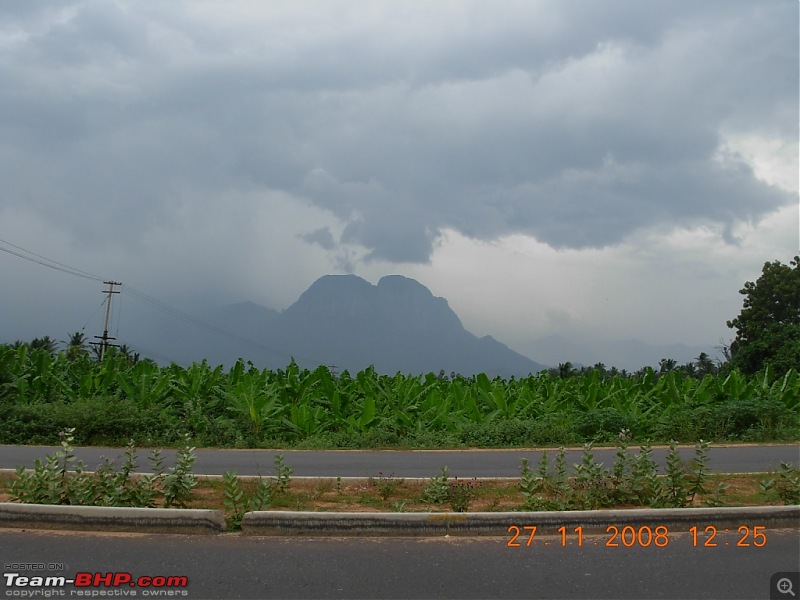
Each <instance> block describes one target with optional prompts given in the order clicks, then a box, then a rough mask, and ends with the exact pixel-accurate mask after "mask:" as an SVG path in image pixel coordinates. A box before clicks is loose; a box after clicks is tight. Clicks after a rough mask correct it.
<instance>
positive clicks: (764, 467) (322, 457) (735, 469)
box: [0, 444, 800, 478]
mask: <svg viewBox="0 0 800 600" xmlns="http://www.w3.org/2000/svg"><path fill="white" fill-rule="evenodd" d="M57 449H58V448H56V447H52V446H0V469H4V468H5V469H13V468H15V467H17V466H19V465H23V466H26V467H32V466H33V463H34V460H35V459H37V458H43V457H44V456H45V455H47V454H49V453H52V452H53V451H55V450H57ZM280 452H281V453H282V454H283V455H284V462H285V463H286V464H287V465H290V466H291V467H292V468H293V469H294V476H296V477H377V476H378V474H380V473H383V474H384V475H387V476H388V475H393V476H395V477H432V476H434V475H436V474H438V473H439V471H440V470H441V468H442V467H443V466H447V468H448V471H449V473H450V475H451V476H454V477H461V478H469V477H518V476H519V473H520V460H521V459H522V458H523V457H526V458H527V459H528V460H529V461H530V463H531V467H532V468H535V466H536V464H537V462H538V461H539V458H540V457H541V451H539V450H524V449H515V450H468V451H449V450H436V451H427V450H422V451H409V452H404V451H333V452H324V451H311V450H283V451H280ZM615 452H616V450H615V449H613V448H611V449H595V450H594V456H595V459H596V460H598V461H600V462H603V463H604V464H605V465H606V466H607V467H610V466H611V465H612V464H613V462H614V454H615ZM121 453H122V452H121V450H120V449H119V448H78V449H76V454H77V456H78V458H80V459H81V460H83V462H84V463H85V464H86V466H87V467H89V468H94V467H96V466H97V465H98V464H100V462H101V457H102V456H107V457H109V458H112V459H117V458H119V457H120V456H121ZM148 453H149V451H147V450H140V451H139V465H140V469H139V470H140V471H142V472H147V471H149V470H150V469H149V462H148V460H147V456H148ZM277 453H278V451H273V450H198V451H197V461H196V463H195V466H194V472H195V473H197V474H200V475H221V474H223V473H224V472H225V471H227V470H230V469H232V470H235V471H236V472H237V474H239V475H265V476H270V475H273V473H274V468H273V460H274V458H275V455H276V454H277ZM666 453H667V449H666V448H664V447H659V448H656V449H655V450H654V453H653V455H654V458H655V459H656V461H657V462H659V463H660V464H661V465H662V466H663V465H664V463H665V460H664V457H665V456H666ZM555 454H556V451H555V450H550V451H549V452H548V455H549V457H550V459H551V460H554V459H555ZM164 455H165V457H166V458H167V460H166V464H167V465H168V466H169V465H170V464H172V461H173V460H174V456H175V452H174V451H172V450H165V451H164ZM693 456H694V450H693V448H691V447H686V448H681V457H682V458H684V459H686V460H690V459H691V458H692V457H693ZM581 457H582V455H581V451H580V450H569V451H568V452H567V457H566V458H567V464H568V465H572V464H574V463H578V462H580V461H581ZM709 458H710V460H709V466H710V468H711V469H712V470H713V471H716V472H720V473H756V472H765V471H772V470H777V469H779V468H780V464H781V462H782V461H783V462H791V463H793V464H794V465H798V464H800V444H787V445H769V446H718V447H712V448H711V450H710V452H709Z"/></svg>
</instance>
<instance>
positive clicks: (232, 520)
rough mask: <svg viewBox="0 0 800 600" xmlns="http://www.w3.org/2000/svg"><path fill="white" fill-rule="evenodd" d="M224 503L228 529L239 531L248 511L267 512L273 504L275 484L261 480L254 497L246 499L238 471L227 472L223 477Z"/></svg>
mask: <svg viewBox="0 0 800 600" xmlns="http://www.w3.org/2000/svg"><path fill="white" fill-rule="evenodd" d="M222 485H223V490H222V503H223V506H224V508H225V519H226V521H227V523H228V528H229V529H231V530H233V531H237V530H239V529H241V528H242V520H243V519H244V515H245V514H246V513H247V512H248V511H258V510H265V509H266V508H268V507H269V506H270V504H271V503H272V497H273V494H274V489H273V483H272V482H271V481H269V480H265V479H261V478H259V481H258V485H257V486H256V489H255V492H254V493H253V495H252V496H251V497H250V498H249V499H247V498H245V493H244V490H243V489H242V486H241V484H240V483H239V477H237V475H236V471H226V472H225V474H224V475H223V476H222Z"/></svg>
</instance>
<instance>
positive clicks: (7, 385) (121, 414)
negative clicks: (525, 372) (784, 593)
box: [0, 340, 800, 448]
mask: <svg viewBox="0 0 800 600" xmlns="http://www.w3.org/2000/svg"><path fill="white" fill-rule="evenodd" d="M78 341H79V340H78ZM701 359H703V357H702V356H700V357H698V362H697V364H698V366H697V368H696V371H697V372H698V373H700V372H702V371H704V370H705V371H711V370H712V369H711V367H710V366H709V364H708V360H707V357H706V358H705V359H703V360H701ZM667 366H668V365H666V363H665V364H664V365H663V370H662V372H658V373H656V372H655V371H653V369H643V370H642V371H641V372H639V373H637V374H635V375H631V376H628V375H626V374H622V373H619V372H615V371H614V370H613V369H612V370H610V371H609V370H606V369H605V368H604V367H602V365H600V366H599V367H597V368H595V369H590V370H585V371H581V372H577V371H576V372H571V373H570V375H569V376H567V377H560V376H559V377H551V376H550V375H548V374H546V373H544V374H538V375H531V376H528V377H524V378H519V379H511V380H503V379H501V378H495V379H489V377H487V376H486V375H484V374H480V375H476V376H474V377H462V376H458V375H454V376H453V377H450V378H447V377H436V376H435V375H433V374H432V373H431V374H428V375H424V376H410V375H402V374H399V373H398V374H396V375H393V376H388V375H380V374H378V373H377V372H375V370H374V369H372V368H369V369H366V370H364V371H361V372H359V373H358V374H356V375H355V376H351V375H350V374H349V373H348V372H347V371H345V372H343V373H342V374H341V375H339V376H338V377H336V378H334V377H333V376H332V375H331V373H330V371H329V370H328V369H326V368H324V367H320V368H317V369H315V370H308V369H301V368H300V367H299V366H298V365H297V364H296V363H294V362H292V363H291V364H290V365H288V366H287V368H286V369H285V370H276V371H272V370H267V369H264V370H260V369H257V368H255V367H254V366H253V365H252V364H251V363H244V362H243V361H239V362H237V363H236V365H234V366H233V367H232V368H231V369H229V370H228V371H224V370H223V368H222V367H219V366H218V367H215V368H212V367H211V366H209V365H208V364H207V363H205V362H203V363H196V364H193V365H192V366H191V367H189V368H186V369H184V368H182V367H180V366H178V365H170V366H167V367H157V366H156V365H155V364H154V363H152V362H149V361H139V362H138V363H134V362H133V361H130V360H128V359H127V358H125V357H124V356H123V355H122V354H121V353H118V352H114V351H110V352H108V353H107V354H106V356H105V357H104V359H103V361H102V362H99V363H98V362H96V361H93V360H91V359H90V358H89V357H88V356H85V355H84V354H82V353H77V354H76V353H74V352H73V354H72V355H70V356H68V355H67V352H66V351H62V352H60V353H56V354H53V353H51V352H49V351H48V350H46V349H44V348H38V349H33V348H30V347H29V346H28V345H25V344H21V345H19V346H18V347H12V346H7V345H0V443H17V444H30V443H41V444H53V443H57V441H58V440H57V433H56V432H58V431H59V430H62V429H64V428H66V427H72V428H75V429H76V432H77V433H76V439H75V443H76V444H80V445H109V446H123V445H125V444H126V443H127V442H128V441H129V440H130V439H132V440H133V442H134V443H135V444H137V445H140V446H143V445H147V446H155V445H176V444H180V443H182V438H181V433H182V432H185V431H188V432H189V434H190V436H191V440H192V444H193V445H202V446H220V447H237V448H259V447H261V448H264V447H272V448H274V447H302V448H383V447H408V448H441V447H448V446H449V447H462V446H470V447H488V448H492V447H515V446H517V447H520V446H521V447H532V446H544V445H566V444H577V443H586V442H590V443H598V442H611V441H613V440H614V439H615V437H616V435H617V432H619V431H620V430H621V429H627V430H629V431H630V438H631V440H637V441H639V442H641V441H643V440H647V439H650V440H657V441H666V440H670V439H674V440H678V441H680V442H683V443H686V442H694V441H696V440H698V439H708V440H714V441H715V442H717V441H724V440H747V441H770V440H793V439H798V438H799V437H800V374H798V372H797V371H795V370H787V371H785V372H783V373H779V372H778V371H776V370H775V369H774V368H771V369H770V370H768V371H766V372H763V373H759V374H756V375H747V376H746V375H743V374H742V373H741V372H740V371H737V370H732V371H729V372H726V373H725V374H724V375H719V376H718V375H714V374H711V373H710V372H709V374H708V375H706V376H705V377H704V378H702V379H699V378H697V377H692V376H687V375H686V374H685V373H683V372H681V371H680V370H678V369H672V370H666V367H667ZM600 367H602V368H600Z"/></svg>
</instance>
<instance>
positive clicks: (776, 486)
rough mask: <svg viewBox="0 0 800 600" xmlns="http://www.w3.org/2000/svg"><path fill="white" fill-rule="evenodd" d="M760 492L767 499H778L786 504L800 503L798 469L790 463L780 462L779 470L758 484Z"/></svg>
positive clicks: (799, 471) (799, 476)
mask: <svg viewBox="0 0 800 600" xmlns="http://www.w3.org/2000/svg"><path fill="white" fill-rule="evenodd" d="M759 487H760V488H761V493H762V494H763V495H764V497H765V498H766V499H767V500H769V501H772V500H776V499H777V500H780V501H781V502H783V503H784V504H786V505H790V504H800V470H798V469H797V468H795V467H794V466H793V465H792V464H791V463H785V462H782V463H781V470H780V472H779V473H778V474H777V475H776V476H773V477H771V478H770V479H765V480H764V481H762V482H761V483H760V484H759Z"/></svg>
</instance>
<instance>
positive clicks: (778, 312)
mask: <svg viewBox="0 0 800 600" xmlns="http://www.w3.org/2000/svg"><path fill="white" fill-rule="evenodd" d="M739 293H741V294H743V295H744V296H745V299H744V303H743V308H742V311H741V312H740V313H739V316H738V317H736V318H735V319H732V320H730V321H728V327H731V328H735V329H736V339H735V340H734V341H733V343H731V346H730V354H731V365H732V366H733V367H736V368H738V369H740V370H741V371H742V372H744V373H748V374H754V373H757V372H758V371H761V370H762V369H764V368H767V367H769V368H771V369H772V372H773V373H778V374H782V373H785V372H786V371H788V370H789V369H797V368H798V367H800V256H795V257H794V259H793V260H791V261H789V265H784V264H782V263H780V262H779V261H774V262H772V263H769V262H768V263H765V264H764V267H763V269H762V272H761V276H760V277H759V278H758V280H757V281H756V282H755V283H753V282H752V281H748V282H746V283H745V284H744V288H742V289H741V290H740V292H739Z"/></svg>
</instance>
